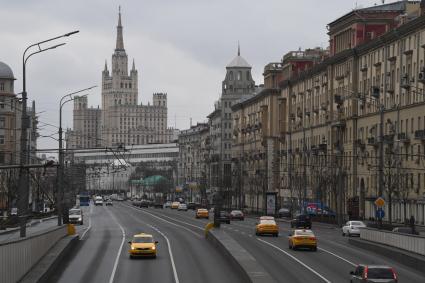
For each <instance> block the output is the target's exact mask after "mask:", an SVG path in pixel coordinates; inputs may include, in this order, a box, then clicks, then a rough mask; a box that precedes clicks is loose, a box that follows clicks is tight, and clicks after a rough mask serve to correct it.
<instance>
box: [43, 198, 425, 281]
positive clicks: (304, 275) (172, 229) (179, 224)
mask: <svg viewBox="0 0 425 283" xmlns="http://www.w3.org/2000/svg"><path fill="white" fill-rule="evenodd" d="M87 218H88V215H86V219H87ZM90 218H91V219H90V222H91V229H90V230H89V231H88V232H87V233H86V234H85V235H84V237H83V239H82V240H81V241H80V244H79V246H78V248H77V249H76V250H75V251H74V252H73V253H72V254H71V256H70V258H69V259H68V260H67V261H66V262H64V263H62V265H63V266H62V268H61V269H59V270H58V271H57V273H56V274H55V275H54V276H53V278H51V282H135V281H138V279H139V278H143V280H144V282H241V279H240V278H238V274H237V273H236V271H235V270H232V269H231V267H230V265H229V264H228V261H227V259H226V258H225V256H224V255H223V254H221V253H220V252H219V251H218V250H216V249H215V248H214V246H213V245H212V244H211V243H209V242H208V241H207V240H206V239H205V238H204V232H203V229H204V226H205V225H206V223H208V220H200V219H196V218H195V215H194V211H187V212H184V211H176V210H171V209H154V208H147V209H146V208H143V209H140V208H136V207H133V206H131V205H130V204H128V203H127V202H122V203H118V202H115V203H114V206H113V207H106V206H102V207H92V214H91V216H90ZM86 222H87V221H86ZM254 226H255V219H253V218H247V219H245V221H232V222H231V224H230V225H227V224H223V225H221V227H222V228H221V229H225V231H226V232H228V233H229V235H231V236H232V237H233V238H234V239H236V240H237V241H238V242H239V243H240V245H242V247H243V248H245V249H246V250H247V251H248V252H249V253H251V254H252V255H253V256H254V257H255V258H256V260H257V262H258V263H259V264H261V265H262V266H263V267H264V269H265V270H266V271H267V272H268V273H269V274H270V275H271V276H272V277H273V278H274V279H275V280H276V281H277V282H344V281H347V280H348V279H349V272H350V271H351V270H353V268H354V266H355V264H357V263H369V264H386V265H390V266H392V267H394V268H395V270H396V271H397V273H398V276H399V280H400V281H399V282H422V280H423V274H421V273H419V272H418V271H417V270H413V269H410V268H407V267H405V266H403V265H400V264H399V263H397V262H395V261H393V260H391V259H390V258H383V257H382V256H378V255H376V254H374V253H372V252H369V251H366V250H363V249H358V248H355V247H353V246H350V245H349V244H348V241H347V238H344V237H342V236H341V233H340V230H339V229H335V228H332V227H330V226H327V225H320V224H315V225H314V226H313V231H314V232H315V233H316V236H317V237H318V241H319V245H318V247H319V250H318V251H317V252H311V251H293V250H290V249H289V248H288V244H287V236H286V235H287V234H288V232H289V225H288V224H287V223H284V222H279V227H280V235H279V237H278V238H273V237H266V236H265V237H256V236H255V235H254ZM122 229H123V230H124V232H125V236H124V237H123V231H122ZM140 232H146V233H150V234H153V236H154V238H155V239H156V240H158V241H159V245H158V247H159V248H158V255H157V258H156V259H148V258H146V259H130V258H129V256H128V252H127V248H128V244H127V242H128V240H129V239H130V238H131V236H132V235H133V234H136V233H140ZM165 237H166V238H165ZM167 239H168V241H169V244H170V246H169V245H168V244H167ZM121 245H122V248H121ZM169 248H170V250H171V253H172V256H170V251H169ZM173 265H174V267H173Z"/></svg>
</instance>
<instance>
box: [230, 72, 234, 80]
mask: <svg viewBox="0 0 425 283" xmlns="http://www.w3.org/2000/svg"><path fill="white" fill-rule="evenodd" d="M229 80H231V81H233V72H232V71H230V73H229Z"/></svg>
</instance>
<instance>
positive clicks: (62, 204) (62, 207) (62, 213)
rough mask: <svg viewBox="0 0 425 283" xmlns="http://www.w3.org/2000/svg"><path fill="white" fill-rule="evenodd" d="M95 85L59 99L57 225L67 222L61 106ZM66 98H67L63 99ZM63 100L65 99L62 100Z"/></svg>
mask: <svg viewBox="0 0 425 283" xmlns="http://www.w3.org/2000/svg"><path fill="white" fill-rule="evenodd" d="M95 87H97V86H91V87H88V88H84V89H81V90H78V91H75V92H71V93H68V94H66V95H64V96H62V98H61V99H60V102H59V167H58V193H57V209H58V226H61V225H62V222H63V223H67V222H68V209H67V205H66V201H67V198H66V200H65V201H64V199H63V194H64V188H63V187H64V184H63V172H64V156H63V150H62V149H63V145H62V107H63V106H64V105H65V104H66V103H68V102H70V101H73V100H75V99H76V97H73V95H74V94H77V93H80V92H83V91H88V90H91V89H93V88H95ZM88 95H89V94H85V95H82V96H80V97H85V96H88ZM66 98H68V100H65V99H66ZM64 100H65V101H64Z"/></svg>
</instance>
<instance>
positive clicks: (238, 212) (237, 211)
mask: <svg viewBox="0 0 425 283" xmlns="http://www.w3.org/2000/svg"><path fill="white" fill-rule="evenodd" d="M232 214H242V211H240V210H233V211H232Z"/></svg>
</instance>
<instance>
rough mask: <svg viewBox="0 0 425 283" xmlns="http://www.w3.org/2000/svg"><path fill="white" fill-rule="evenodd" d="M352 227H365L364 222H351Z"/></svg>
mask: <svg viewBox="0 0 425 283" xmlns="http://www.w3.org/2000/svg"><path fill="white" fill-rule="evenodd" d="M351 225H352V226H364V224H363V222H360V221H353V222H351Z"/></svg>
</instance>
